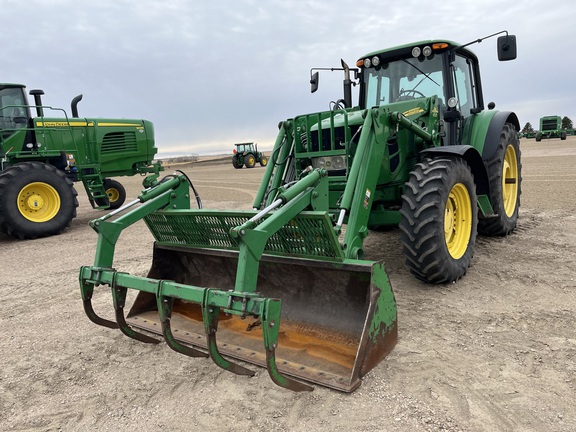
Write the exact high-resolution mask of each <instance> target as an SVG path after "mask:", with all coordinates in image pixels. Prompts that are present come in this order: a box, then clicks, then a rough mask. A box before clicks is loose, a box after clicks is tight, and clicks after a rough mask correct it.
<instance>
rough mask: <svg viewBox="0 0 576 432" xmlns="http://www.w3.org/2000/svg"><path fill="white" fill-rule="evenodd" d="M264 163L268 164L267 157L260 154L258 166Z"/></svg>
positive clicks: (264, 164)
mask: <svg viewBox="0 0 576 432" xmlns="http://www.w3.org/2000/svg"><path fill="white" fill-rule="evenodd" d="M266 165H268V158H267V157H266V156H264V155H262V157H261V158H260V166H263V167H265V166H266Z"/></svg>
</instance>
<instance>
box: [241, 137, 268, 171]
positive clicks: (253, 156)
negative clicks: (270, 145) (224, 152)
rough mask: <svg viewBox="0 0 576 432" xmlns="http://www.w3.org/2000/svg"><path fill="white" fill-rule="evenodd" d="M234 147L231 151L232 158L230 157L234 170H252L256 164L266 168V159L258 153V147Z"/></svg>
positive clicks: (249, 144)
mask: <svg viewBox="0 0 576 432" xmlns="http://www.w3.org/2000/svg"><path fill="white" fill-rule="evenodd" d="M234 145H235V146H236V148H235V149H234V151H233V153H234V156H232V165H233V166H234V168H236V169H239V168H242V167H243V166H245V167H246V168H254V167H255V166H256V164H257V163H259V164H260V165H261V166H266V165H267V164H268V158H267V157H266V156H265V155H264V154H263V153H261V152H259V151H258V146H257V145H255V144H254V143H240V144H234Z"/></svg>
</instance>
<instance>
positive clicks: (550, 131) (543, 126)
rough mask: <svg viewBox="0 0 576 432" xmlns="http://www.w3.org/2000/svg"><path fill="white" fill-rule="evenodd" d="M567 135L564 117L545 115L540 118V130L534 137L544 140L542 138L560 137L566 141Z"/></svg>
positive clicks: (537, 139)
mask: <svg viewBox="0 0 576 432" xmlns="http://www.w3.org/2000/svg"><path fill="white" fill-rule="evenodd" d="M566 135H567V134H566V131H565V130H564V129H562V117H560V116H545V117H542V118H540V130H539V131H538V132H537V133H536V136H535V137H534V138H535V139H536V141H542V138H547V139H550V138H560V139H561V140H562V141H564V140H565V139H566Z"/></svg>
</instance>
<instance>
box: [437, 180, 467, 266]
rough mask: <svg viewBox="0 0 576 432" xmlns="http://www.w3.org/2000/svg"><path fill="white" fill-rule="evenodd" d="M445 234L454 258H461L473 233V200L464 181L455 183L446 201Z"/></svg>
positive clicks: (449, 250) (447, 244)
mask: <svg viewBox="0 0 576 432" xmlns="http://www.w3.org/2000/svg"><path fill="white" fill-rule="evenodd" d="M444 234H445V235H446V246H447V247H448V252H449V253H450V255H451V256H452V258H454V259H460V258H461V257H462V256H463V255H464V253H466V249H467V248H468V242H469V241H470V235H471V234H472V202H471V200H470V194H469V193H468V189H466V186H464V185H463V184H462V183H457V184H455V185H454V187H453V188H452V190H451V191H450V195H449V196H448V200H447V201H446V210H445V213H444Z"/></svg>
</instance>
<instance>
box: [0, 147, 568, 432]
mask: <svg viewBox="0 0 576 432" xmlns="http://www.w3.org/2000/svg"><path fill="white" fill-rule="evenodd" d="M521 149H522V152H523V155H522V156H523V184H522V186H523V194H522V207H521V213H520V219H519V226H518V229H517V230H516V231H515V232H514V234H513V235H511V236H509V237H507V238H485V237H479V239H478V244H477V247H476V252H475V256H474V259H473V262H472V266H471V268H470V270H469V272H468V274H467V275H466V276H465V277H464V278H463V279H462V280H461V281H459V282H458V283H455V284H451V285H447V286H428V285H425V284H423V283H420V282H418V281H416V280H415V279H414V278H412V277H411V276H410V275H409V274H408V272H407V270H406V269H404V267H403V259H402V256H401V247H400V243H399V234H398V231H397V230H395V231H391V232H385V233H383V232H378V233H371V234H370V235H369V236H368V238H367V241H366V252H367V258H369V259H384V261H385V263H386V267H387V270H388V273H389V276H390V279H391V282H392V285H393V287H394V291H395V295H396V300H397V303H398V314H399V316H398V325H399V341H398V345H397V346H396V348H395V350H394V351H393V352H392V353H391V354H390V355H389V356H388V357H387V358H386V359H385V360H384V361H383V362H382V363H381V364H380V365H379V366H378V367H376V368H375V369H374V370H373V371H372V372H371V373H369V374H368V376H366V378H365V380H364V383H363V385H362V386H361V387H360V389H359V390H357V391H356V392H354V393H352V394H343V393H340V392H337V391H333V390H329V389H326V388H322V387H316V388H315V390H314V391H313V392H311V393H299V394H297V393H292V392H290V391H286V390H283V389H281V388H279V387H277V386H276V385H274V384H273V383H272V382H271V381H270V379H269V377H268V375H267V373H266V371H265V370H263V369H260V368H257V367H254V369H257V370H258V372H257V373H256V376H255V377H253V378H247V377H242V376H236V375H233V374H231V373H228V372H225V371H223V370H221V369H219V368H217V367H216V366H215V365H213V364H212V363H211V361H210V360H208V359H191V358H188V357H186V356H183V355H179V354H177V353H175V352H174V351H172V350H170V349H169V348H168V347H167V346H166V345H164V344H159V345H154V346H150V345H146V344H142V343H139V342H136V341H134V340H131V339H129V338H126V337H125V336H123V335H122V334H121V333H120V332H119V331H117V330H110V329H105V328H103V327H99V326H96V325H94V324H92V323H91V322H90V321H89V320H88V319H87V317H86V316H85V315H84V312H83V309H82V302H81V299H80V291H79V288H78V282H77V278H78V270H79V267H80V266H81V265H89V264H91V263H92V261H93V257H94V252H95V244H96V235H95V233H94V232H93V231H92V230H91V229H90V228H89V227H88V221H89V220H91V219H94V218H97V217H99V216H101V212H99V211H97V210H93V209H92V208H91V207H90V206H89V204H88V201H87V199H86V197H85V196H84V195H83V192H80V198H81V199H80V201H81V204H80V207H79V212H78V217H77V218H76V219H75V220H74V222H73V223H72V226H71V227H70V228H69V229H67V230H66V231H65V233H63V234H62V235H59V236H57V237H52V238H46V239H40V240H34V241H24V242H18V241H14V240H12V239H10V238H8V237H6V236H1V235H0V262H1V263H2V272H1V276H0V278H1V280H2V284H1V290H2V297H3V301H2V303H1V306H0V328H1V329H2V338H1V339H0V353H1V356H0V429H1V430H6V431H8V430H10V431H60V430H62V431H134V430H141V431H160V430H170V431H196V430H198V431H200V430H203V431H204V430H216V431H246V430H248V429H250V430H253V431H268V430H274V431H331V432H335V431H350V430H362V431H382V430H394V431H400V432H404V431H406V432H408V431H437V430H447V431H487V430H490V431H493V430H494V431H496V430H502V431H544V430H546V431H574V430H576V407H575V405H574V394H575V391H576V375H575V369H576V366H575V364H576V363H575V360H576V358H575V357H576V330H575V326H574V316H575V312H576V282H575V280H574V278H575V274H576V272H575V270H576V215H575V214H574V209H575V207H576V195H575V194H574V187H575V186H576V138H575V137H569V139H568V140H566V141H560V140H549V141H542V142H540V143H536V142H534V141H533V140H522V142H521ZM183 169H184V171H185V172H187V174H188V175H189V176H190V177H191V178H192V180H193V182H194V185H195V186H196V188H197V189H198V191H199V193H200V195H201V196H202V199H203V201H204V206H205V208H244V209H247V208H250V206H251V203H252V199H253V197H254V194H255V191H256V189H257V187H258V184H259V180H260V178H261V176H262V174H263V172H264V170H263V169H262V168H259V167H258V168H255V169H252V170H246V169H242V170H234V168H233V167H232V165H231V164H217V163H212V164H202V163H198V164H195V165H193V166H192V167H186V168H183ZM122 181H123V183H125V185H126V187H127V189H128V192H129V199H133V198H134V197H135V196H136V195H137V194H138V191H139V182H140V178H131V179H126V180H122ZM151 251H152V236H151V235H150V233H149V232H148V230H147V228H146V227H145V226H144V225H143V224H137V225H134V226H132V227H130V228H128V229H127V230H126V231H125V232H124V233H123V234H122V237H121V239H120V242H119V245H118V248H117V253H116V260H115V266H116V267H117V268H118V269H119V270H122V271H127V272H130V273H131V274H137V275H145V274H146V272H147V270H148V268H149V266H150V260H151ZM94 304H95V307H96V308H97V309H98V310H99V311H103V314H104V315H107V316H109V317H110V316H111V315H112V305H111V298H110V295H109V294H107V293H101V295H98V296H96V298H95V300H94Z"/></svg>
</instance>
